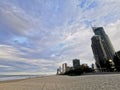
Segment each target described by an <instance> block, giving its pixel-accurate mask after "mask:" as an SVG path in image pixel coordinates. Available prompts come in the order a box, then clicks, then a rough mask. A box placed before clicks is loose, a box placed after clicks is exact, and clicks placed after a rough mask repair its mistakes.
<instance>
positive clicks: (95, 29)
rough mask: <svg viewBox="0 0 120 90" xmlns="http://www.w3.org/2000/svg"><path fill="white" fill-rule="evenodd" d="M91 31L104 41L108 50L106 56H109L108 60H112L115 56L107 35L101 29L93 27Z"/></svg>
mask: <svg viewBox="0 0 120 90" xmlns="http://www.w3.org/2000/svg"><path fill="white" fill-rule="evenodd" d="M93 31H94V33H95V35H99V36H100V37H101V39H102V40H103V41H104V44H105V46H106V49H107V50H108V53H107V54H108V56H109V59H113V57H114V55H115V50H114V48H113V46H112V43H111V41H110V39H109V37H108V35H107V34H106V33H105V31H104V29H103V27H93Z"/></svg>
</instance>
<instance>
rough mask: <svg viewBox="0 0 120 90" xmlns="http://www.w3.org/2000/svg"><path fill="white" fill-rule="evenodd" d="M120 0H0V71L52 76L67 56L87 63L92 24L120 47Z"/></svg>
mask: <svg viewBox="0 0 120 90" xmlns="http://www.w3.org/2000/svg"><path fill="white" fill-rule="evenodd" d="M119 5H120V1H119V0H25V1H23V0H0V74H54V73H56V68H57V67H59V66H60V65H61V64H62V63H67V64H68V65H70V66H72V64H71V62H70V61H71V60H72V59H74V58H78V59H80V60H81V61H80V63H81V64H82V63H87V64H88V65H91V63H94V62H95V60H94V56H93V53H92V50H91V37H92V36H93V35H94V34H93V31H92V29H91V26H90V23H91V24H92V26H93V27H100V26H101V27H104V29H105V32H106V34H107V35H109V38H110V40H111V41H112V44H113V46H114V49H115V51H119V50H120V47H119V45H120V39H119V38H120V36H119V34H120V30H119V29H120V13H119V10H120V6H119Z"/></svg>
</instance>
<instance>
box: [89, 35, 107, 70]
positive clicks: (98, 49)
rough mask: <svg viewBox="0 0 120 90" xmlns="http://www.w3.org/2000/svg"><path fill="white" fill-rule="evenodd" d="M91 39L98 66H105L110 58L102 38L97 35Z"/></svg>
mask: <svg viewBox="0 0 120 90" xmlns="http://www.w3.org/2000/svg"><path fill="white" fill-rule="evenodd" d="M91 40H92V45H91V47H92V50H93V54H94V58H95V60H96V66H97V68H105V64H106V60H108V58H107V54H106V51H105V47H104V44H103V41H102V39H101V37H100V36H98V35H95V36H93V37H92V38H91Z"/></svg>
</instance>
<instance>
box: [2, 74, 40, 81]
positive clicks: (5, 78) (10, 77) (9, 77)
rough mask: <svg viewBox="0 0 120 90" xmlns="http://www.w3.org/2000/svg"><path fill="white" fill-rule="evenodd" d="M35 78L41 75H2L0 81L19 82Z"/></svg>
mask: <svg viewBox="0 0 120 90" xmlns="http://www.w3.org/2000/svg"><path fill="white" fill-rule="evenodd" d="M34 77H40V75H0V81H10V80H19V79H27V78H34Z"/></svg>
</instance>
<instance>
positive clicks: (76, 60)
mask: <svg viewBox="0 0 120 90" xmlns="http://www.w3.org/2000/svg"><path fill="white" fill-rule="evenodd" d="M79 67H80V60H79V59H73V68H74V69H77V68H79Z"/></svg>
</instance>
